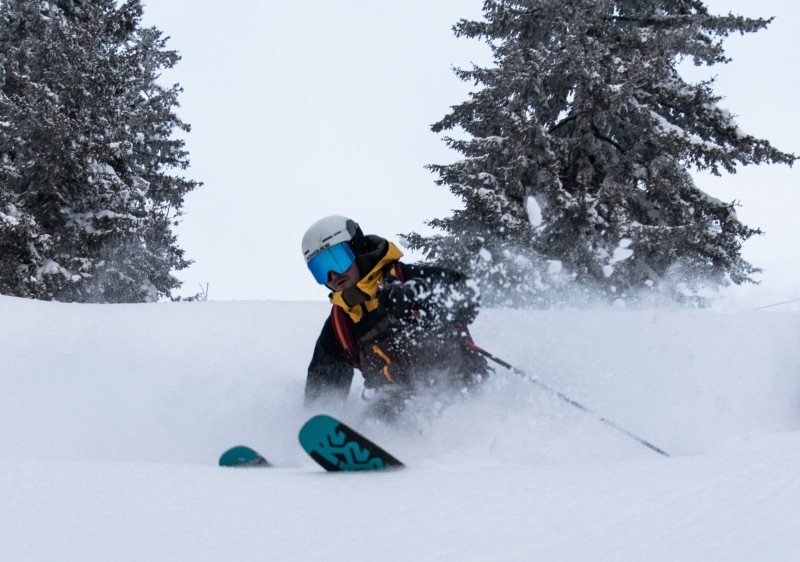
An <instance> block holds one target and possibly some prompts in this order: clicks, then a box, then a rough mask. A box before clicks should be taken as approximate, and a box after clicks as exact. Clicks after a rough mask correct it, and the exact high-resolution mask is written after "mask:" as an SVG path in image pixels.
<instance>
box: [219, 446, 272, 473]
mask: <svg viewBox="0 0 800 562" xmlns="http://www.w3.org/2000/svg"><path fill="white" fill-rule="evenodd" d="M219 465H220V466H226V467H237V468H245V467H267V466H272V465H271V464H270V463H269V461H267V459H265V458H264V457H262V456H261V455H260V454H258V452H256V451H255V450H254V449H251V448H250V447H245V446H244V445H237V446H236V447H231V448H230V449H228V450H227V451H225V452H224V453H222V456H221V457H220V458H219Z"/></svg>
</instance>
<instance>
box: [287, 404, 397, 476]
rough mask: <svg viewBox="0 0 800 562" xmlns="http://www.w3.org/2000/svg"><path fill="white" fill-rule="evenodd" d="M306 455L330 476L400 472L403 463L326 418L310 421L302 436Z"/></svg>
mask: <svg viewBox="0 0 800 562" xmlns="http://www.w3.org/2000/svg"><path fill="white" fill-rule="evenodd" d="M298 437H299V440H300V444H301V445H302V447H303V449H304V450H305V451H306V453H308V454H309V456H311V458H312V459H314V460H315V461H316V462H317V464H319V465H320V466H322V468H324V469H325V470H327V471H329V472H339V471H345V472H350V471H364V470H378V469H387V468H400V467H402V466H404V465H403V463H402V462H400V461H399V460H397V459H396V458H395V457H393V456H392V455H390V454H389V453H388V452H387V451H385V450H384V449H383V448H381V447H379V446H378V445H376V444H375V443H373V442H372V441H370V440H369V439H367V438H366V437H364V436H363V435H361V434H360V433H359V432H357V431H355V430H354V429H352V428H350V427H349V426H347V425H345V424H344V423H342V422H340V421H339V420H337V419H336V418H333V417H331V416H327V415H324V414H320V415H316V416H314V417H312V418H311V419H310V420H308V421H307V422H306V423H305V424H304V425H303V427H302V428H301V429H300V432H299V435H298Z"/></svg>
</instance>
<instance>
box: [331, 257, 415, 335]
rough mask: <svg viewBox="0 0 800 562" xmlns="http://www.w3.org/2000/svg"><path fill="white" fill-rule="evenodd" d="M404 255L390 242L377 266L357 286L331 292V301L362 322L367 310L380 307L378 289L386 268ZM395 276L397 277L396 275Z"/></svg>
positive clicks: (355, 319) (356, 320)
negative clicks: (377, 296)
mask: <svg viewBox="0 0 800 562" xmlns="http://www.w3.org/2000/svg"><path fill="white" fill-rule="evenodd" d="M401 257H403V252H401V251H400V249H399V248H398V247H397V246H395V245H394V244H393V243H392V242H389V243H388V248H387V250H386V254H384V256H383V257H382V258H381V259H380V261H378V263H377V264H376V265H375V267H373V268H372V270H371V271H370V272H369V273H367V274H366V275H365V276H364V277H362V278H361V281H359V282H358V283H356V286H355V287H352V288H350V289H346V290H344V291H336V292H335V293H331V296H330V299H331V303H332V304H333V305H335V306H339V307H341V308H342V309H343V310H344V311H345V312H346V313H347V314H348V316H350V318H351V319H352V320H353V322H360V321H361V319H362V318H363V317H364V314H365V313H367V312H372V311H373V310H375V309H376V308H378V299H377V298H375V296H376V295H377V294H378V289H379V288H380V287H381V285H383V282H384V268H385V267H387V266H389V265H392V264H394V262H396V261H397V260H399V259H400V258H401ZM395 277H397V276H396V275H395Z"/></svg>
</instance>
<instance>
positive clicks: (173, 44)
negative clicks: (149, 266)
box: [145, 0, 800, 300]
mask: <svg viewBox="0 0 800 562" xmlns="http://www.w3.org/2000/svg"><path fill="white" fill-rule="evenodd" d="M145 3H146V5H145V24H147V25H155V26H156V27H158V28H159V29H161V30H162V31H163V32H164V33H165V34H166V35H168V36H170V37H171V39H170V41H169V44H168V46H169V47H170V48H172V49H176V50H177V51H179V52H180V54H181V56H182V57H183V59H182V61H181V62H180V63H179V64H178V66H177V67H176V68H175V69H174V70H173V71H170V72H169V73H167V74H165V76H164V79H165V81H167V82H170V83H173V82H178V83H180V84H181V86H183V88H184V92H183V94H182V95H181V97H180V102H181V108H180V110H179V115H180V116H181V117H182V118H183V119H184V121H186V122H188V123H189V124H191V126H192V132H191V133H190V134H188V135H187V136H186V141H187V148H188V149H189V151H190V154H191V162H192V166H191V168H190V170H189V171H188V173H187V175H188V176H189V177H191V178H193V179H196V180H199V181H202V182H204V185H203V186H202V187H201V188H199V189H198V190H196V191H195V192H193V193H191V194H189V195H188V196H187V198H186V204H185V211H186V216H185V217H184V221H183V224H182V225H181V226H180V227H179V228H178V230H177V234H178V236H179V244H180V246H181V247H182V248H184V249H185V250H186V252H187V255H188V257H189V258H190V259H193V260H195V264H194V265H192V266H191V267H190V268H189V269H187V270H185V271H183V272H179V273H178V274H177V275H178V277H179V278H180V279H181V280H182V281H183V282H184V287H183V288H182V289H181V290H179V291H178V293H177V294H180V295H183V296H188V295H191V294H194V293H197V292H198V291H199V290H200V287H201V286H202V287H205V286H206V284H207V285H208V293H209V298H210V299H212V300H243V299H258V300H267V299H278V300H324V299H326V297H327V291H326V290H325V289H324V288H321V287H320V286H318V285H317V284H316V283H315V282H314V280H313V278H312V277H311V275H310V274H309V273H308V270H307V269H306V267H305V264H304V262H303V259H302V256H301V253H300V240H301V238H302V235H303V233H304V231H305V229H306V228H307V227H308V225H310V224H311V223H312V222H314V221H315V220H317V219H318V218H320V217H323V216H326V215H330V214H345V215H348V216H351V217H352V218H354V219H355V220H356V221H357V222H359V223H360V224H361V226H362V227H363V228H364V230H365V232H367V233H375V234H380V235H382V236H385V237H388V238H394V237H395V236H396V235H397V234H398V233H407V232H410V231H414V230H416V231H423V232H428V230H427V229H426V227H425V226H424V225H423V221H425V220H427V219H431V218H434V217H441V216H446V215H449V213H450V210H451V209H453V208H455V207H458V206H459V202H458V200H456V199H455V198H454V197H453V196H452V195H451V194H450V193H449V191H448V190H447V189H446V188H445V187H438V186H436V185H435V184H434V183H433V181H434V176H433V175H432V174H431V173H430V172H428V171H427V170H426V169H425V168H424V166H425V165H426V164H431V163H446V162H450V161H453V160H454V159H456V158H458V155H457V154H456V153H453V152H452V151H449V150H447V148H446V147H445V146H444V143H443V142H442V141H441V139H440V137H439V136H438V135H436V134H434V133H432V132H431V131H430V125H431V124H432V123H434V122H435V121H437V120H439V119H440V118H441V117H443V116H444V115H445V114H446V113H447V111H448V109H449V107H450V106H452V105H456V104H458V103H460V102H461V101H463V100H464V99H465V98H466V94H467V92H468V91H469V85H466V84H463V83H461V82H460V81H459V80H458V79H457V78H456V77H455V76H454V75H453V73H452V72H451V68H452V67H453V66H468V65H469V64H470V63H471V62H476V63H479V64H486V63H488V62H489V61H490V58H489V53H488V49H487V48H486V47H484V46H483V45H482V44H480V43H479V42H477V41H473V40H468V39H456V38H455V37H454V36H453V34H452V31H451V26H452V25H453V23H455V22H456V21H458V20H459V19H461V18H467V19H477V18H480V16H481V6H482V1H480V0H436V1H431V0H406V1H405V2H380V1H376V0H345V1H343V2H335V3H334V2H330V1H328V0H308V1H306V2H285V1H281V2H277V1H274V0H231V1H229V2H217V1H214V2H211V1H208V0H145ZM707 5H708V6H709V7H710V9H711V10H712V12H715V13H726V12H728V11H733V12H734V13H739V14H742V15H746V16H754V17H769V16H776V20H775V22H773V24H772V25H771V26H770V27H769V28H768V29H766V30H764V31H762V32H760V33H757V34H751V35H747V36H744V37H739V36H736V37H731V38H729V39H728V41H727V42H726V45H727V52H728V54H729V56H731V57H732V58H733V59H734V60H733V62H732V63H730V64H728V65H724V66H721V67H718V68H715V69H713V70H709V69H702V70H701V71H700V74H698V75H697V76H700V77H709V76H711V75H716V76H717V80H718V83H717V87H716V92H717V93H718V94H721V95H724V96H725V98H726V99H725V101H724V103H723V104H722V105H723V106H724V107H726V108H727V109H729V110H731V111H732V112H733V113H734V114H736V115H737V116H738V122H739V124H740V126H741V128H742V129H744V130H745V131H746V132H748V133H750V134H753V135H756V136H758V137H761V138H766V139H768V140H770V141H771V142H773V144H774V145H776V146H777V147H778V148H780V149H781V150H784V151H788V152H794V153H796V154H800V134H798V132H797V131H798V127H799V126H800V111H798V104H797V103H796V99H797V96H798V93H800V79H799V78H798V76H797V74H798V73H797V70H796V69H797V56H798V53H800V49H799V48H798V47H800V40H799V39H798V34H800V8H798V6H800V4H797V3H795V1H794V0H761V1H760V2H752V0H712V1H710V2H707ZM692 72H695V71H694V70H693V69H692ZM696 177H697V182H698V184H699V185H700V186H701V187H702V188H703V189H704V190H706V191H708V192H709V193H711V194H712V195H714V196H716V197H719V198H721V199H724V200H727V201H730V200H738V201H740V202H741V204H742V208H741V209H740V210H739V217H740V219H742V220H743V221H744V222H745V223H746V224H748V225H750V226H758V227H761V228H762V229H763V230H764V231H766V235H765V236H762V237H760V238H759V239H757V240H752V241H751V242H748V243H747V245H746V246H745V257H746V258H747V259H749V260H750V261H751V262H753V263H754V264H755V265H757V266H760V267H764V268H765V269H766V271H765V274H764V275H763V276H762V279H763V281H764V283H763V286H762V287H761V289H760V290H761V291H762V292H764V295H765V298H766V299H767V300H768V299H770V298H772V299H776V298H777V299H779V298H787V299H788V298H800V288H798V283H797V281H796V279H797V276H798V274H800V234H798V231H797V227H796V226H795V225H796V223H797V216H798V213H800V181H798V180H800V166H795V168H794V169H789V168H788V167H785V166H769V167H766V166H762V167H760V168H743V169H741V171H740V172H739V173H738V174H736V175H735V176H725V177H723V178H708V177H704V176H696ZM795 293H797V294H795Z"/></svg>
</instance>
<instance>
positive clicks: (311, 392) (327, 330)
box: [305, 316, 353, 408]
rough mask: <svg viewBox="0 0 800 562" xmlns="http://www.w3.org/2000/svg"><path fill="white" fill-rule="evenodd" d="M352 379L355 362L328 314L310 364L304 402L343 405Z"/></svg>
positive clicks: (307, 403) (308, 405) (307, 404)
mask: <svg viewBox="0 0 800 562" xmlns="http://www.w3.org/2000/svg"><path fill="white" fill-rule="evenodd" d="M352 381H353V363H352V362H351V361H350V358H349V357H348V356H347V353H346V352H345V350H344V349H342V347H341V346H340V345H339V341H338V340H337V339H336V334H335V332H334V330H333V322H332V321H331V318H330V316H328V318H327V320H326V321H325V324H324V325H323V327H322V332H320V334H319V338H317V344H316V345H315V346H314V355H313V356H312V358H311V364H310V365H309V366H308V376H307V378H306V392H305V405H306V407H307V408H309V407H312V406H313V405H314V404H315V403H317V402H319V401H322V400H325V401H331V402H336V403H341V404H344V403H345V402H346V401H347V395H348V394H349V392H350V384H351V383H352Z"/></svg>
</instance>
